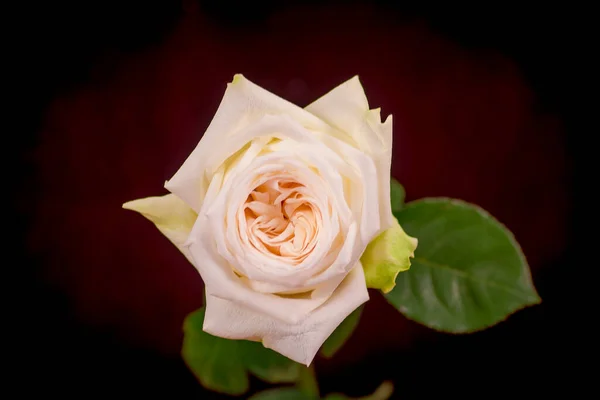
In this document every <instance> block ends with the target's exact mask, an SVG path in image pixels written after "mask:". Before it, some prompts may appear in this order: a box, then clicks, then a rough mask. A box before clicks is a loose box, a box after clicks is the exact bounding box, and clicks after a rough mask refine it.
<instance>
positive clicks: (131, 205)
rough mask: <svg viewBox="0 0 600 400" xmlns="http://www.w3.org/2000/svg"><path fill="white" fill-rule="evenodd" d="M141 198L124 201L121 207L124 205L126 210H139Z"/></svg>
mask: <svg viewBox="0 0 600 400" xmlns="http://www.w3.org/2000/svg"><path fill="white" fill-rule="evenodd" d="M139 204H140V203H139V199H137V200H130V201H128V202H125V203H123V205H122V206H121V207H123V208H124V209H125V210H131V211H137V212H139V210H138V206H139Z"/></svg>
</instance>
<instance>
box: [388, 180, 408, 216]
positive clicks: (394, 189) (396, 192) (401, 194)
mask: <svg viewBox="0 0 600 400" xmlns="http://www.w3.org/2000/svg"><path fill="white" fill-rule="evenodd" d="M390 197H391V205H392V212H393V213H395V212H398V211H400V210H402V208H403V207H404V198H405V197H406V191H405V190H404V186H402V185H401V184H400V182H398V181H397V180H395V179H394V178H391V179H390Z"/></svg>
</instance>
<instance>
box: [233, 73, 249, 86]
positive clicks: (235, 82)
mask: <svg viewBox="0 0 600 400" xmlns="http://www.w3.org/2000/svg"><path fill="white" fill-rule="evenodd" d="M245 79H246V78H245V77H244V75H242V74H235V75H234V76H233V80H232V81H231V84H232V85H238V84H240V83H242V82H243V81H244V80H245Z"/></svg>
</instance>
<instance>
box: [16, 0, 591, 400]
mask: <svg viewBox="0 0 600 400" xmlns="http://www.w3.org/2000/svg"><path fill="white" fill-rule="evenodd" d="M249 3H251V2H248V4H246V3H244V4H241V2H240V4H238V3H236V2H218V1H211V2H208V1H207V2H194V1H184V2H182V3H179V2H166V1H156V2H153V3H152V4H147V3H145V2H134V3H129V4H127V5H124V4H122V3H121V2H117V1H104V2H96V3H93V2H84V3H79V4H77V5H73V4H66V3H63V2H58V3H52V4H46V5H43V6H31V8H30V9H28V10H24V12H23V13H22V14H19V18H18V20H19V22H20V23H21V30H20V32H22V33H20V34H19V35H20V36H19V46H18V47H19V50H20V51H22V53H23V54H22V56H23V58H22V59H23V60H25V62H23V71H21V72H23V73H25V75H26V77H27V78H26V79H25V80H24V86H23V92H22V96H23V98H22V99H21V98H20V99H19V100H22V102H21V103H19V104H20V105H23V106H25V110H26V112H27V115H28V117H27V118H25V119H24V120H23V124H25V125H26V132H27V134H26V135H22V136H21V135H19V136H18V137H17V138H16V140H17V141H18V142H19V145H20V147H21V148H22V150H23V155H24V157H22V158H21V159H20V160H19V162H20V164H19V171H21V172H20V174H18V175H16V176H11V177H10V179H16V182H15V185H13V187H17V191H16V196H17V197H16V199H17V210H18V213H17V214H16V215H15V216H16V218H17V219H18V221H16V224H15V225H14V226H20V227H24V228H23V229H22V230H21V231H19V234H20V235H21V237H22V239H23V240H22V242H21V243H20V246H21V247H19V249H20V250H23V252H24V254H25V255H26V263H25V267H24V269H23V272H24V274H23V276H21V278H20V279H21V281H20V283H21V284H22V285H21V286H22V287H23V290H22V292H21V293H22V294H21V297H20V298H19V300H18V305H19V307H18V309H19V316H18V318H19V319H18V323H19V325H18V326H19V327H20V328H19V329H18V333H17V336H18V338H17V340H18V342H17V343H24V344H25V345H23V346H20V347H19V349H18V351H19V352H20V353H21V357H20V358H19V361H18V362H17V364H15V370H16V371H17V373H18V376H19V378H20V379H22V380H23V383H22V384H21V387H22V389H21V390H22V391H23V393H29V392H32V393H33V392H35V393H38V392H40V393H56V394H64V395H67V396H79V395H83V394H87V393H95V394H99V395H100V394H102V395H108V394H124V395H125V394H135V395H138V396H139V397H142V396H146V395H168V396H169V397H173V398H180V397H183V396H184V395H187V396H190V395H192V396H201V398H210V397H211V396H213V394H211V393H207V392H205V391H204V390H203V389H202V388H201V387H200V386H199V385H198V384H197V382H196V381H195V379H194V377H193V376H192V375H191V374H190V373H189V372H188V370H187V368H186V367H185V365H184V364H183V363H182V361H181V360H180V359H179V356H178V352H179V348H180V343H181V322H182V320H183V318H184V316H185V315H186V314H187V313H189V312H191V311H193V310H194V309H196V308H197V307H199V306H200V304H201V301H202V300H201V299H202V283H201V280H200V277H199V276H198V275H197V274H196V272H195V271H194V270H193V268H192V267H191V266H190V265H188V264H187V263H186V261H185V259H184V258H183V257H181V256H180V255H179V254H178V252H177V250H176V249H175V248H174V247H172V245H171V244H170V243H168V241H166V240H164V238H162V237H161V236H160V234H159V233H158V231H155V230H154V228H153V227H152V226H151V225H150V224H149V223H147V221H145V220H143V218H141V217H139V216H137V215H134V214H133V213H127V212H125V211H123V210H121V208H120V205H121V203H123V202H124V201H127V200H130V199H134V198H138V197H144V196H148V195H155V194H160V193H163V192H164V189H163V188H162V184H163V182H164V180H165V179H168V178H170V177H171V175H172V174H173V173H174V172H175V171H176V169H177V167H178V166H179V165H180V164H181V163H182V162H183V160H184V159H185V158H186V156H187V155H188V153H189V152H190V151H191V149H192V148H193V146H195V144H196V143H197V141H198V139H199V137H200V135H201V133H202V131H203V129H204V128H205V127H206V126H207V125H208V123H209V122H210V119H211V117H212V115H213V114H214V112H215V110H216V107H217V105H218V103H219V101H220V99H221V96H222V93H223V91H224V89H225V84H226V82H229V81H231V78H232V76H233V74H235V73H238V72H240V73H243V74H244V75H246V76H247V77H248V78H249V79H250V80H253V81H255V82H256V83H258V84H259V85H261V86H263V87H265V88H266V89H268V90H270V91H273V92H274V93H276V94H279V95H281V96H282V97H285V98H287V99H289V100H291V101H293V102H295V103H297V104H299V105H301V106H304V105H306V104H308V103H309V102H310V101H312V100H314V99H316V98H317V97H319V96H320V95H322V94H324V93H325V92H326V91H327V90H329V89H330V88H332V87H334V86H335V85H337V84H338V83H341V82H342V81H343V80H346V79H348V78H350V77H351V76H353V75H356V74H358V75H359V76H360V78H361V81H362V82H363V85H364V87H365V90H366V92H367V95H368V96H369V100H370V103H371V105H372V106H373V107H377V106H381V107H382V114H384V115H387V114H390V113H393V114H394V123H395V128H394V129H395V130H394V132H395V137H394V140H395V149H394V164H393V171H392V174H393V176H394V177H396V178H398V179H399V180H400V181H401V182H402V183H403V184H404V185H405V186H406V189H407V192H408V199H409V200H411V199H417V198H420V197H424V196H440V195H444V196H452V197H458V198H462V199H464V200H467V201H471V202H474V203H477V204H479V205H481V206H483V207H484V208H486V209H488V210H489V211H490V212H491V213H492V214H494V215H495V216H496V217H498V218H499V219H500V220H501V221H503V222H504V223H506V225H507V226H508V227H509V228H510V229H511V230H512V231H513V232H514V233H515V235H516V237H517V239H518V240H519V241H520V243H521V244H522V246H523V249H524V251H525V254H526V255H527V257H528V259H529V261H530V263H531V266H532V270H533V273H534V281H535V283H536V286H537V288H538V290H539V292H540V295H541V297H542V298H543V300H544V302H543V304H542V305H540V306H537V307H533V308H530V309H526V310H523V311H521V312H518V313H517V314H515V315H514V316H512V317H510V318H509V319H508V320H507V321H505V322H503V323H501V324H500V325H498V326H496V327H494V328H492V329H489V330H487V331H484V332H480V333H477V334H473V335H468V336H451V335H444V334H438V333H435V332H432V331H430V330H427V329H425V328H423V327H420V326H418V325H417V324H415V323H412V322H411V321H408V320H406V319H404V318H403V317H401V316H400V315H398V313H397V312H396V311H395V310H394V309H392V308H391V307H390V306H389V305H387V303H386V302H385V300H383V299H382V297H380V296H379V295H378V294H377V293H372V301H371V302H369V303H368V305H367V307H366V311H365V313H364V318H363V321H362V323H361V325H360V327H359V329H358V331H357V332H356V334H355V335H354V336H353V337H352V338H351V340H350V341H349V342H348V344H347V346H345V347H344V348H343V350H342V351H341V352H340V354H339V356H337V357H336V358H335V359H333V360H323V359H318V360H317V363H316V366H317V370H318V373H319V377H320V381H321V385H322V389H323V391H324V392H325V393H326V392H330V391H343V392H345V393H347V394H350V395H366V394H367V393H370V392H371V391H372V390H373V389H374V388H375V387H376V386H378V384H379V383H380V382H381V381H383V380H385V379H391V380H393V381H394V383H395V386H396V391H397V396H398V397H402V396H403V398H419V397H428V396H433V395H448V396H455V395H456V396H462V397H480V396H487V395H489V394H490V393H495V394H508V393H515V392H518V393H523V392H531V393H534V394H538V395H545V394H548V393H552V392H555V391H556V390H557V389H559V388H564V385H565V383H566V382H565V379H564V370H563V367H561V365H563V366H564V363H565V361H559V360H562V359H563V357H564V356H566V355H567V347H566V346H565V342H566V339H565V338H566V337H568V335H567V334H568V332H569V331H570V330H571V329H572V326H573V325H572V322H571V321H570V320H569V317H567V310H568V308H567V304H566V303H565V300H564V299H565V297H566V296H567V294H566V293H567V290H568V289H565V287H569V286H571V285H570V283H571V282H573V281H574V276H575V275H576V274H575V273H572V272H571V273H570V274H568V275H565V269H566V268H567V267H568V268H569V269H571V270H573V269H574V268H576V266H575V265H573V263H572V262H571V261H572V260H573V259H574V254H575V251H576V248H575V234H574V232H575V229H574V225H575V222H576V221H577V220H578V217H579V216H578V215H576V214H575V209H576V207H575V206H574V205H575V204H576V203H577V202H578V201H579V197H578V193H577V192H576V191H575V188H574V178H573V177H574V161H575V156H574V154H575V148H574V146H575V143H576V140H577V139H578V137H579V135H578V132H579V130H578V127H577V126H575V122H576V120H575V113H576V112H577V105H576V103H575V102H574V100H573V99H575V98H576V96H575V93H574V87H575V86H576V85H575V83H574V82H575V81H576V80H577V79H578V78H579V79H580V78H581V77H580V76H578V63H577V60H578V58H577V57H578V56H577V48H576V44H577V43H579V42H578V40H579V39H578V37H577V33H576V32H577V31H576V30H574V29H572V27H573V26H574V24H575V22H576V21H574V20H573V18H574V17H575V16H574V15H571V13H569V12H567V11H565V10H564V9H559V8H558V6H557V7H556V8H551V7H549V6H548V5H546V6H544V7H545V8H544V9H543V10H542V9H536V10H533V9H532V10H529V9H524V8H520V7H519V8H517V7H505V8H500V7H499V8H493V9H491V8H484V6H483V5H479V6H472V7H469V8H465V9H461V8H456V7H449V6H444V7H442V8H438V7H433V6H417V5H415V4H411V5H410V6H391V5H388V4H387V3H385V2H373V3H368V2H360V1H356V2H351V3H348V4H346V3H343V2H300V1H288V2H275V1H263V2H258V3H259V4H252V6H250V5H249ZM32 210H34V211H33V212H32ZM19 382H21V380H19ZM252 387H253V390H256V389H259V388H261V387H263V385H262V384H261V383H260V382H258V381H256V382H253V386H252ZM214 396H215V398H220V397H218V396H217V395H214Z"/></svg>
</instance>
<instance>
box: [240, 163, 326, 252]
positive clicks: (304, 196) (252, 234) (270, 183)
mask: <svg viewBox="0 0 600 400" xmlns="http://www.w3.org/2000/svg"><path fill="white" fill-rule="evenodd" d="M240 211H241V212H243V213H244V215H243V217H244V218H243V219H242V220H243V221H244V220H245V230H246V232H245V233H246V235H244V236H246V237H247V238H248V241H249V243H250V244H251V245H252V246H253V247H254V248H255V249H257V250H259V251H260V252H264V253H270V254H272V255H274V256H278V257H282V258H285V259H286V260H287V261H288V262H290V263H292V264H298V263H300V262H302V260H303V259H304V258H306V256H307V255H308V254H310V252H311V251H312V250H313V248H314V247H315V244H316V237H317V234H318V233H319V227H320V225H321V223H320V221H321V220H322V218H323V217H322V215H321V211H320V209H319V207H317V206H316V204H315V201H314V199H313V198H312V196H311V195H310V193H309V191H308V190H307V188H306V186H304V185H303V184H301V183H299V182H297V181H296V180H294V179H293V178H292V177H289V176H285V175H283V176H274V177H272V178H271V179H269V180H267V181H266V182H264V183H262V184H260V185H259V186H257V187H256V188H254V189H253V191H252V192H251V193H250V194H249V195H248V198H247V199H246V202H245V203H244V204H243V206H242V208H241V210H240ZM240 229H244V227H242V226H240Z"/></svg>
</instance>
